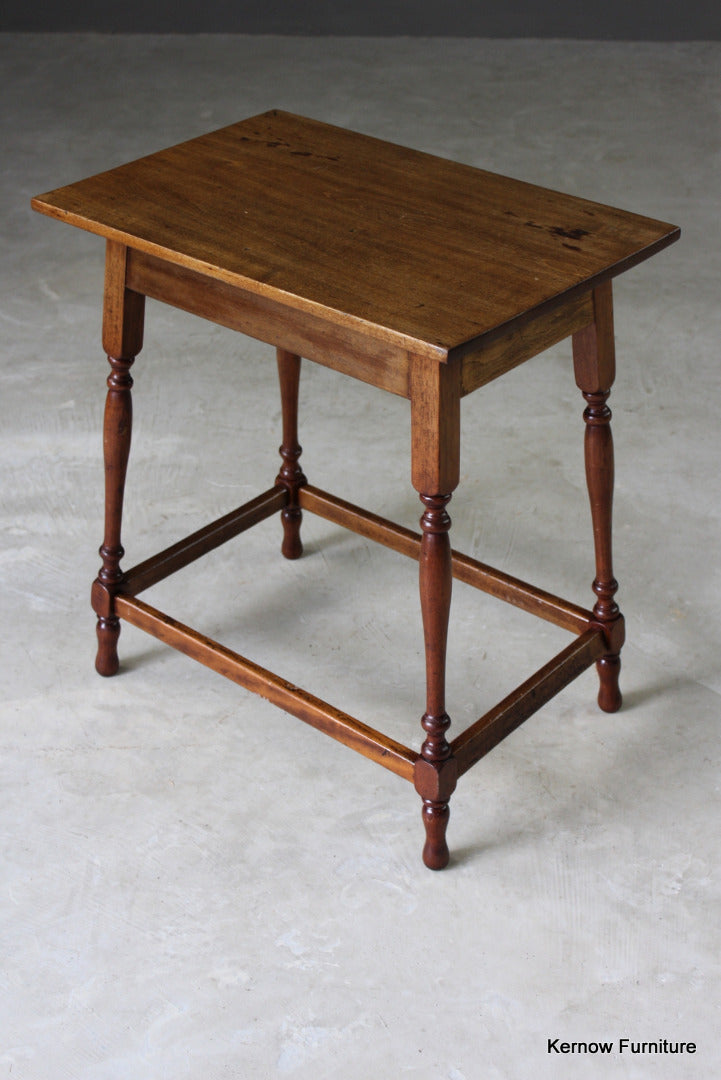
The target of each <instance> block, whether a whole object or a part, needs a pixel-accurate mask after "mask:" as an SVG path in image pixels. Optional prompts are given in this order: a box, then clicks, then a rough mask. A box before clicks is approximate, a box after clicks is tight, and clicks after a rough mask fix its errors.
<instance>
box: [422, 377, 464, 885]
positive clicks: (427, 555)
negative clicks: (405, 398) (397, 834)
mask: <svg viewBox="0 0 721 1080" xmlns="http://www.w3.org/2000/svg"><path fill="white" fill-rule="evenodd" d="M411 438H412V458H411V460H412V478H413V486H414V487H415V488H416V490H417V491H418V493H419V495H420V499H421V502H422V503H423V505H424V506H425V512H424V514H423V516H422V517H421V529H422V539H421V553H420V578H419V581H420V593H421V613H422V616H423V637H424V641H425V658H426V711H425V713H424V714H423V717H422V719H421V724H422V726H423V730H424V731H425V733H426V737H425V740H424V742H423V746H422V748H421V753H420V757H419V758H418V761H417V762H416V766H415V775H414V781H415V787H416V791H417V792H418V794H419V795H420V796H421V798H422V800H423V810H422V814H423V824H424V826H425V831H426V841H425V846H424V848H423V862H424V863H425V864H426V866H428V867H429V868H430V869H431V870H442V869H443V867H444V866H446V865H447V864H448V858H449V853H448V845H447V843H446V827H447V825H448V818H449V806H448V803H449V799H450V797H451V795H452V793H453V791H454V789H455V786H456V781H457V778H458V766H457V762H456V760H455V758H454V757H453V756H452V754H451V748H450V746H449V744H448V742H447V740H446V732H447V731H448V728H449V726H450V723H451V721H450V718H449V716H448V713H447V712H446V645H447V640H448V619H449V614H450V607H451V583H452V573H451V542H450V538H449V535H448V532H449V529H450V527H451V519H450V517H449V516H448V513H447V511H446V506H447V505H448V503H449V501H450V498H451V492H452V491H453V490H454V488H455V487H456V486H457V484H458V478H459V471H460V370H459V368H456V367H453V366H450V365H449V366H446V365H442V364H441V365H435V364H428V363H424V362H422V361H420V360H419V361H415V362H414V363H413V364H412V367H411ZM438 493H442V494H438Z"/></svg>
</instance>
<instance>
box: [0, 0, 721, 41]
mask: <svg viewBox="0 0 721 1080" xmlns="http://www.w3.org/2000/svg"><path fill="white" fill-rule="evenodd" d="M0 30H2V31H101V32H105V33H108V32H109V33H113V32H115V33H173V32H175V33H201V32H206V33H242V34H340V35H345V34H369V35H388V34H407V35H411V36H424V35H428V36H434V35H448V36H461V37H467V36H473V37H545V38H554V37H556V38H595V39H603V38H610V39H631V40H647V41H694V40H716V39H720V38H721V3H720V2H719V0H685V2H679V0H605V2H604V3H602V4H586V3H583V2H581V0H501V2H499V0H345V2H342V0H341V2H338V0H307V2H305V3H298V0H200V2H199V0H195V2H189V0H154V2H152V3H148V0H125V3H123V4H106V3H101V2H99V0H63V2H58V0H55V2H52V0H50V2H48V3H45V4H31V3H28V0H5V2H4V3H3V5H2V10H1V11H0Z"/></svg>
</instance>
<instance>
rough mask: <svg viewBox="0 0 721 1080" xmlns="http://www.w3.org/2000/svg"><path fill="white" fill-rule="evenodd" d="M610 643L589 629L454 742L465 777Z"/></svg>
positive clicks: (599, 631) (583, 669) (454, 749)
mask: <svg viewBox="0 0 721 1080" xmlns="http://www.w3.org/2000/svg"><path fill="white" fill-rule="evenodd" d="M605 649H606V642H605V639H604V636H603V632H602V631H601V630H597V629H596V630H594V629H591V630H587V631H586V632H585V633H584V634H581V636H580V637H578V638H577V639H576V640H575V641H573V642H571V644H570V645H567V646H566V648H565V649H564V650H563V651H562V652H560V653H559V654H558V656H556V657H554V658H553V660H550V661H549V662H548V663H547V664H545V665H544V667H542V668H541V669H540V671H537V672H536V673H535V675H532V676H531V678H530V679H527V680H526V681H525V682H524V683H522V685H521V686H519V687H518V688H517V689H516V690H514V691H513V693H511V694H509V695H508V697H506V698H504V700H503V701H501V702H500V703H499V704H498V705H496V706H495V707H494V708H493V709H491V710H490V711H489V712H487V713H486V714H485V716H482V717H481V718H480V720H477V721H476V723H475V724H472V725H471V726H470V727H469V728H467V729H466V730H465V731H464V732H463V733H462V734H461V735H459V736H457V738H455V739H454V740H453V742H452V743H451V753H452V754H453V755H454V757H455V759H456V761H457V762H458V771H459V775H462V774H463V773H465V772H468V770H469V769H470V768H471V766H472V765H475V764H476V762H478V761H480V760H481V758H482V757H485V755H486V754H487V753H488V752H489V751H490V750H492V749H493V747H494V746H498V744H499V742H501V741H502V740H503V739H505V738H506V736H507V735H510V733H511V732H512V731H515V729H516V728H517V727H519V726H520V725H521V724H522V723H524V721H526V720H527V719H528V718H529V716H532V715H533V714H534V713H535V712H537V711H538V709H540V708H541V706H542V705H545V704H546V702H547V701H550V699H551V698H552V697H555V695H556V694H557V693H559V691H561V690H563V688H564V686H568V684H569V683H570V682H572V681H573V680H574V679H575V678H577V677H578V676H579V675H580V674H581V672H583V671H585V670H586V668H588V667H590V666H591V664H592V663H593V662H594V660H598V658H599V657H600V656H601V655H602V653H603V652H604V651H605Z"/></svg>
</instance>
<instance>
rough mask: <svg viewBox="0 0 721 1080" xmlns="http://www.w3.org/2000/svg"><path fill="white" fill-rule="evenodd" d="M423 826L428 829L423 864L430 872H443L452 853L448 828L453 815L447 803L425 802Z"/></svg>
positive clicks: (426, 800)
mask: <svg viewBox="0 0 721 1080" xmlns="http://www.w3.org/2000/svg"><path fill="white" fill-rule="evenodd" d="M422 812H423V824H424V825H425V828H426V842H425V844H424V847H423V862H424V863H425V865H426V866H427V867H428V869H429V870H443V869H444V868H445V867H446V866H448V860H449V858H450V853H449V851H448V844H447V843H446V828H447V826H448V819H449V817H450V815H451V812H450V808H449V806H448V803H447V802H433V801H432V800H430V799H424V800H423V811H422Z"/></svg>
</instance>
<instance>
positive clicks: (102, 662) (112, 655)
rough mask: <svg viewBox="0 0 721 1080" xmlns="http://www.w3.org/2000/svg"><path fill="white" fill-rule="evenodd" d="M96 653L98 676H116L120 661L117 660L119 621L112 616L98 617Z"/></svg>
mask: <svg viewBox="0 0 721 1080" xmlns="http://www.w3.org/2000/svg"><path fill="white" fill-rule="evenodd" d="M97 635H98V653H97V656H96V657H95V670H96V671H97V673H98V675H104V676H106V677H108V676H110V675H117V672H118V668H119V667H120V661H119V660H118V638H119V637H120V619H118V618H117V616H115V615H112V616H111V617H110V618H104V617H103V616H100V617H99V618H98V625H97Z"/></svg>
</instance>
